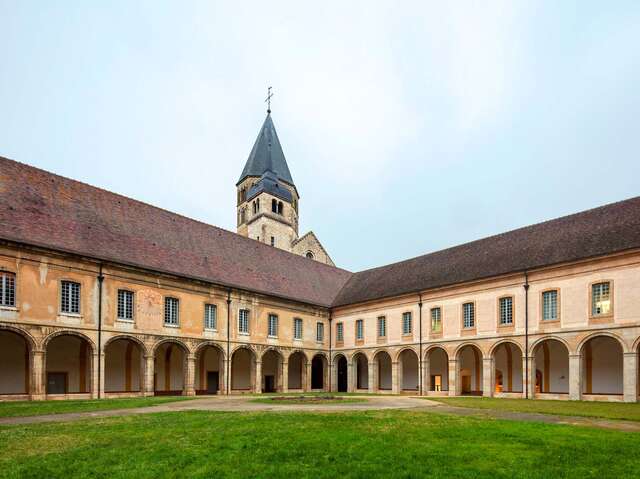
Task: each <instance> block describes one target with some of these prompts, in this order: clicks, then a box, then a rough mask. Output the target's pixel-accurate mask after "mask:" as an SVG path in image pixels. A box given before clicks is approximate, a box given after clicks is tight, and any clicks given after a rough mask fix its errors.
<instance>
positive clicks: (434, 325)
mask: <svg viewBox="0 0 640 479" xmlns="http://www.w3.org/2000/svg"><path fill="white" fill-rule="evenodd" d="M431 331H432V332H434V333H439V332H440V331H442V311H441V310H440V308H431Z"/></svg>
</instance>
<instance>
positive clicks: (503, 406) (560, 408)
mask: <svg viewBox="0 0 640 479" xmlns="http://www.w3.org/2000/svg"><path fill="white" fill-rule="evenodd" d="M428 399H433V400H434V401H438V402H441V403H443V404H446V405H449V406H461V407H469V408H478V409H495V410H499V411H513V412H531V413H542V414H557V415H560V416H583V417H599V418H605V419H626V420H629V421H640V403H620V402H592V401H551V400H546V399H506V398H483V397H452V398H440V397H439V398H428Z"/></svg>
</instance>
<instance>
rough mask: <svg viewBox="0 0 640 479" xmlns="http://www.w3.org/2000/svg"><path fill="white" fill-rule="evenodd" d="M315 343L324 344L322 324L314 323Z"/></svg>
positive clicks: (320, 322) (319, 322)
mask: <svg viewBox="0 0 640 479" xmlns="http://www.w3.org/2000/svg"><path fill="white" fill-rule="evenodd" d="M316 343H324V323H323V322H322V321H318V322H316Z"/></svg>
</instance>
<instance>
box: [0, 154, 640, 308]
mask: <svg viewBox="0 0 640 479" xmlns="http://www.w3.org/2000/svg"><path fill="white" fill-rule="evenodd" d="M0 238H2V239H5V240H9V241H15V242H20V243H25V244H31V245H35V246H43V247H47V248H50V249H55V250H60V251H66V252H70V253H76V254H81V255H84V256H88V257H93V258H96V259H102V260H107V261H112V262H116V263H122V264H127V265H132V266H138V267H142V268H145V269H149V270H154V271H158V272H166V273H171V274H175V275H178V276H182V277H187V278H194V279H200V280H205V281H209V282H212V283H216V284H221V285H228V286H235V287H238V288H242V289H245V290H249V291H255V292H258V293H264V294H269V295H274V296H279V297H283V298H290V299H294V300H297V301H301V302H305V303H310V304H316V305H321V306H330V305H333V306H344V305H348V304H355V303H360V302H364V301H369V300H373V299H379V298H385V297H391V296H396V295H401V294H407V293H413V292H417V291H423V290H427V289H431V288H438V287H442V286H448V285H452V284H457V283H463V282H467V281H473V280H478V279H483V278H490V277H493V276H499V275H502V274H508V273H515V272H522V271H525V270H532V269H535V268H540V267H544V266H550V265H554V264H559V263H565V262H570V261H577V260H581V259H587V258H591V257H596V256H602V255H606V254H611V253H616V252H620V251H625V250H630V249H635V248H640V197H637V198H632V199H629V200H626V201H621V202H618V203H613V204H610V205H606V206H602V207H600V208H595V209H592V210H588V211H584V212H582V213H577V214H574V215H570V216H565V217H563V218H559V219H555V220H551V221H546V222H544V223H540V224H537V225H533V226H528V227H525V228H520V229H517V230H514V231H510V232H507V233H502V234H499V235H496V236H491V237H489V238H484V239H481V240H478V241H473V242H471V243H466V244H463V245H460V246H455V247H453V248H448V249H445V250H442V251H437V252H434V253H430V254H426V255H423V256H419V257H417V258H413V259H409V260H406V261H401V262H399V263H394V264H390V265H387V266H382V267H379V268H374V269H370V270H366V271H362V272H359V273H355V274H352V273H349V272H348V271H345V270H342V269H338V268H335V267H331V266H328V265H325V264H322V263H319V262H317V261H314V260H310V259H307V258H304V257H302V256H297V255H294V254H291V253H287V252H286V251H283V250H279V249H276V248H273V247H271V246H267V245H265V244H262V243H258V242H257V241H254V240H250V239H247V238H244V237H242V236H239V235H237V234H235V233H231V232H229V231H226V230H223V229H221V228H217V227H215V226H210V225H207V224H204V223H201V222H198V221H195V220H192V219H189V218H185V217H184V216H180V215H177V214H175V213H171V212H169V211H166V210H163V209H160V208H156V207H154V206H150V205H147V204H145V203H141V202H139V201H136V200H132V199H130V198H126V197H124V196H120V195H117V194H115V193H110V192H108V191H105V190H102V189H99V188H95V187H93V186H89V185H86V184H84V183H80V182H78V181H74V180H70V179H67V178H64V177H61V176H58V175H54V174H52V173H48V172H46V171H43V170H39V169H37V168H34V167H31V166H28V165H24V164H22V163H18V162H15V161H12V160H9V159H6V158H2V157H0Z"/></svg>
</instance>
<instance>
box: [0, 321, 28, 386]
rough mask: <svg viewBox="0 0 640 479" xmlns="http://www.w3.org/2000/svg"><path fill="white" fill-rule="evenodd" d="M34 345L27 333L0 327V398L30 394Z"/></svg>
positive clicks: (9, 327)
mask: <svg viewBox="0 0 640 479" xmlns="http://www.w3.org/2000/svg"><path fill="white" fill-rule="evenodd" d="M34 344H35V341H34V340H33V337H32V336H31V335H30V334H29V333H28V332H27V331H25V330H23V329H21V328H14V327H11V326H8V325H7V326H5V325H0V396H1V395H14V396H15V395H27V394H30V392H31V387H32V384H33V378H32V374H33V350H34Z"/></svg>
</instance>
